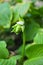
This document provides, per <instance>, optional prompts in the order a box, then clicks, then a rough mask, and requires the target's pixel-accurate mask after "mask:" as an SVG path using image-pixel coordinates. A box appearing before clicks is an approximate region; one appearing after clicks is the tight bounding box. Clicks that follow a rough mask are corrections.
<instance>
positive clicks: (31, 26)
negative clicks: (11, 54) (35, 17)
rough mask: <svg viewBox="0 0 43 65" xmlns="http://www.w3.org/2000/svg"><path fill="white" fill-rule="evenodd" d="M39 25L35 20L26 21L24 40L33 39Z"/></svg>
mask: <svg viewBox="0 0 43 65" xmlns="http://www.w3.org/2000/svg"><path fill="white" fill-rule="evenodd" d="M39 28H40V26H39V25H38V24H37V23H36V22H33V21H32V22H29V21H28V22H26V23H25V36H26V41H30V40H33V38H34V36H35V35H36V33H37V32H38V30H39Z"/></svg>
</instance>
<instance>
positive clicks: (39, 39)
mask: <svg viewBox="0 0 43 65" xmlns="http://www.w3.org/2000/svg"><path fill="white" fill-rule="evenodd" d="M34 42H35V43H36V44H43V29H40V30H39V32H38V33H37V34H36V36H35V38H34Z"/></svg>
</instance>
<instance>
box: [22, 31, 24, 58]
mask: <svg viewBox="0 0 43 65" xmlns="http://www.w3.org/2000/svg"><path fill="white" fill-rule="evenodd" d="M24 56H25V31H23V50H22V58H23V59H24Z"/></svg>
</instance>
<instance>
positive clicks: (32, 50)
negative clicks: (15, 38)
mask: <svg viewBox="0 0 43 65" xmlns="http://www.w3.org/2000/svg"><path fill="white" fill-rule="evenodd" d="M25 53H26V56H27V57H28V58H29V59H31V58H34V57H41V56H43V44H35V43H34V44H30V45H27V46H26V52H25Z"/></svg>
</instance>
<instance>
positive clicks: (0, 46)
mask: <svg viewBox="0 0 43 65" xmlns="http://www.w3.org/2000/svg"><path fill="white" fill-rule="evenodd" d="M8 57H9V52H8V50H7V48H6V43H5V42H4V41H0V58H8Z"/></svg>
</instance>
